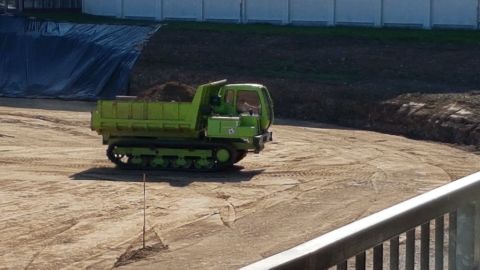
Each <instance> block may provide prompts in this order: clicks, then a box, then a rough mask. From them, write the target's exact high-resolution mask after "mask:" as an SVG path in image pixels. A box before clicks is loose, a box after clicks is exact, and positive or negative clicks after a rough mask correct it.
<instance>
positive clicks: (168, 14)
mask: <svg viewBox="0 0 480 270" xmlns="http://www.w3.org/2000/svg"><path fill="white" fill-rule="evenodd" d="M202 2H203V1H202V0H163V4H162V6H163V16H162V17H163V18H164V19H171V20H172V19H173V20H174V19H177V20H178V19H180V20H181V19H184V20H198V21H200V20H202V13H203V12H202V10H203V8H202Z"/></svg>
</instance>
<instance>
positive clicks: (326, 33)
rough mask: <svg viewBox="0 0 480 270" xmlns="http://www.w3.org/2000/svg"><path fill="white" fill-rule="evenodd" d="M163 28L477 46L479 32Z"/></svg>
mask: <svg viewBox="0 0 480 270" xmlns="http://www.w3.org/2000/svg"><path fill="white" fill-rule="evenodd" d="M164 27H165V28H166V29H173V30H195V31H211V32H228V33H246V34H248V33H254V34H266V35H315V36H323V37H331V38H338V37H348V38H361V39H370V40H380V41H402V42H426V43H455V44H480V32H478V31H474V30H439V29H435V30H423V29H401V28H367V27H313V26H292V25H270V24H231V23H230V24H228V23H225V24H224V23H206V22H168V23H167V25H166V26H164Z"/></svg>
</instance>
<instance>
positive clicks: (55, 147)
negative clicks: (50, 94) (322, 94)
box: [0, 99, 480, 269]
mask: <svg viewBox="0 0 480 270" xmlns="http://www.w3.org/2000/svg"><path fill="white" fill-rule="evenodd" d="M92 107H93V104H92V103H82V102H66V101H58V100H57V101H55V100H28V99H0V123H1V126H0V213H1V215H0V243H2V244H1V245H0V268H2V269H3V268H5V269H7V268H8V269H60V268H64V269H77V268H88V269H105V268H107V269H108V268H112V267H120V268H121V269H138V268H140V267H141V268H144V269H236V268H238V267H240V266H244V265H246V264H249V263H251V262H254V261H257V260H259V259H261V258H263V257H265V256H269V255H272V254H274V253H277V252H280V251H282V250H285V249H288V248H290V247H293V246H295V245H297V244H299V243H302V242H304V241H306V240H309V239H312V238H314V237H317V236H319V235H321V234H323V233H325V232H328V231H331V230H333V229H335V228H338V227H340V226H342V225H345V224H347V223H350V222H352V221H354V220H357V219H359V218H361V217H364V216H366V215H369V214H371V213H374V212H376V211H379V210H381V209H383V208H385V207H387V206H391V205H393V204H395V203H397V202H400V201H403V200H405V199H407V198H411V197H413V196H415V195H417V194H420V193H423V192H425V191H428V190H431V189H433V188H435V187H438V186H440V185H443V184H445V183H447V182H449V181H451V180H455V179H458V178H459V177H462V176H465V175H468V174H470V173H473V172H474V171H476V170H478V168H479V167H480V156H478V155H477V154H475V153H472V152H468V151H465V150H462V149H460V148H458V147H453V146H451V145H447V144H442V143H434V142H428V141H417V140H412V139H407V138H404V137H400V136H392V135H385V134H381V133H375V132H370V131H361V130H354V129H348V128H342V127H338V126H330V125H324V124H314V123H310V122H301V121H287V120H279V121H277V123H276V125H275V126H274V127H273V132H274V139H275V140H274V142H273V143H270V144H268V146H267V148H266V150H265V151H264V152H263V153H261V154H260V155H253V154H252V155H249V156H248V157H247V158H246V159H244V160H243V161H242V162H241V163H240V164H239V166H237V167H235V168H234V169H233V170H230V171H226V172H221V173H172V172H160V171H156V172H147V180H148V183H147V185H146V192H147V200H146V205H147V208H146V218H147V223H146V224H147V226H146V240H147V245H148V246H149V248H147V249H146V250H143V251H141V252H138V249H139V248H140V247H141V240H142V226H143V184H142V173H143V172H142V171H121V170H117V169H115V168H114V167H113V165H112V164H110V162H109V161H108V160H107V158H106V157H105V147H104V146H102V145H101V138H100V136H98V135H97V134H96V133H94V132H91V131H90V129H89V123H90V110H91V109H92Z"/></svg>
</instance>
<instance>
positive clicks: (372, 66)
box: [131, 26, 480, 146]
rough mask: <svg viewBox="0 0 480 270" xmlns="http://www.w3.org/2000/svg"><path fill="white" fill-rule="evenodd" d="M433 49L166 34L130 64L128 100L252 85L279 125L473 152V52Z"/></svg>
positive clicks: (286, 37)
mask: <svg viewBox="0 0 480 270" xmlns="http://www.w3.org/2000/svg"><path fill="white" fill-rule="evenodd" d="M352 31H353V30H352ZM359 31H360V30H359ZM361 31H364V30H361ZM420 34H421V33H420ZM437 41H438V40H434V41H422V40H420V41H409V40H402V41H398V40H389V39H388V38H387V39H375V38H369V37H365V38H362V37H348V36H346V35H344V36H332V35H329V34H325V35H322V34H318V35H309V34H291V33H288V34H286V33H255V32H253V33H252V32H249V31H234V32H229V31H216V30H211V29H210V30H205V29H189V28H188V27H184V28H182V27H176V26H175V27H169V26H166V27H163V28H161V29H160V30H159V32H158V33H157V34H156V35H155V36H154V37H153V38H152V40H151V41H150V42H149V44H148V45H147V47H146V49H145V51H144V53H143V55H142V56H141V58H140V60H139V61H138V62H137V65H136V67H135V68H134V72H133V76H132V81H131V82H132V83H131V94H138V93H140V92H142V91H144V89H149V88H151V87H152V86H154V85H157V84H164V83H165V82H169V81H178V82H180V83H183V84H187V85H190V86H192V87H196V86H197V85H199V84H202V83H205V82H208V81H215V80H219V79H224V78H226V79H228V80H229V81H230V82H258V83H262V84H265V85H267V86H268V87H269V89H270V91H271V92H272V95H273V98H274V101H275V110H276V114H277V116H280V117H284V118H294V119H300V120H313V121H320V122H327V123H335V124H341V125H345V126H351V127H356V128H367V129H374V130H379V131H383V132H391V133H396V134H403V135H407V136H412V137H415V138H422V139H433V140H439V141H444V142H454V143H461V144H473V145H477V146H478V144H479V142H480V135H479V132H478V125H479V123H480V117H479V114H478V109H477V104H479V103H480V95H478V94H476V93H478V92H476V91H477V90H478V89H479V87H478V86H479V85H480V77H479V76H478V70H479V69H480V48H479V46H478V44H475V43H462V42H456V43H455V42H454V43H449V42H447V41H445V42H443V41H442V40H441V41H439V42H437ZM418 104H423V105H418ZM418 106H421V108H419V107H418ZM412 110H413V111H412Z"/></svg>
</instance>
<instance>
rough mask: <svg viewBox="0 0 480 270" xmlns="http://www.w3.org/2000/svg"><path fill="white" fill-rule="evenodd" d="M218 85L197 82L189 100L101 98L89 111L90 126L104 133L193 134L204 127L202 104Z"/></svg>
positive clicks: (132, 134)
mask: <svg viewBox="0 0 480 270" xmlns="http://www.w3.org/2000/svg"><path fill="white" fill-rule="evenodd" d="M220 86H221V84H219V83H212V84H207V85H202V86H200V87H199V88H198V89H197V91H196V93H195V96H194V98H193V100H192V102H159V101H143V100H135V99H131V100H100V101H98V103H97V108H96V110H95V111H93V112H92V130H95V131H97V132H98V133H99V134H102V135H104V137H116V136H136V137H163V136H180V137H191V136H196V135H197V134H198V132H199V131H200V130H201V129H202V128H203V120H204V119H203V116H202V115H201V111H202V108H203V107H208V106H209V100H210V97H211V96H212V95H215V94H216V92H218V89H219V87H220Z"/></svg>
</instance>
